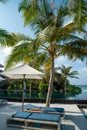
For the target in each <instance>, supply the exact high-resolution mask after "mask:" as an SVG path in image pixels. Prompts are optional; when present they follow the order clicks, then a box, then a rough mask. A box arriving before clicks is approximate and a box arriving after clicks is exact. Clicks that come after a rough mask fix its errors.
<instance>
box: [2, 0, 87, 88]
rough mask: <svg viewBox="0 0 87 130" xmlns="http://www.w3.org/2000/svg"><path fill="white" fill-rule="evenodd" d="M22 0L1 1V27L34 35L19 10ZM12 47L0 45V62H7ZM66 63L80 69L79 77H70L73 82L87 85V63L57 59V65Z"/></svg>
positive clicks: (62, 58)
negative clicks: (25, 24) (25, 25)
mask: <svg viewBox="0 0 87 130" xmlns="http://www.w3.org/2000/svg"><path fill="white" fill-rule="evenodd" d="M20 1H21V0H8V2H7V3H6V4H2V3H0V28H2V29H5V30H7V31H8V32H14V33H21V34H24V35H26V36H29V37H32V38H33V37H34V36H33V32H32V30H31V29H30V28H29V27H24V21H23V18H22V16H21V14H20V13H19V12H18V5H19V2H20ZM10 51H11V48H5V49H2V48H1V47H0V63H1V64H3V65H4V64H5V59H6V57H7V56H8V55H9V54H10ZM61 65H64V66H66V67H68V66H72V69H71V71H78V73H79V75H78V78H79V79H75V78H73V79H69V81H70V83H71V84H74V85H85V84H87V65H86V63H85V62H82V61H81V60H77V61H75V62H73V61H70V60H68V58H67V57H63V56H60V57H59V58H58V59H56V60H55V66H56V67H58V66H61Z"/></svg>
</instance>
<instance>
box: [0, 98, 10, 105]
mask: <svg viewBox="0 0 87 130" xmlns="http://www.w3.org/2000/svg"><path fill="white" fill-rule="evenodd" d="M7 102H8V101H7V100H6V99H0V105H4V104H7Z"/></svg>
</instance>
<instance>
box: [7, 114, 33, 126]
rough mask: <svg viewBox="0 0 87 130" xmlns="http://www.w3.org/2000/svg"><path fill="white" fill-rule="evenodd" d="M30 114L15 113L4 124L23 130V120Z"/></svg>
mask: <svg viewBox="0 0 87 130" xmlns="http://www.w3.org/2000/svg"><path fill="white" fill-rule="evenodd" d="M30 114H31V113H27V112H17V113H15V114H13V115H12V116H11V117H9V118H8V119H7V120H6V124H7V126H11V127H19V128H25V126H26V124H25V119H26V118H27V117H28V116H29V115H30Z"/></svg>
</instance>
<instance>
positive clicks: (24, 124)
mask: <svg viewBox="0 0 87 130" xmlns="http://www.w3.org/2000/svg"><path fill="white" fill-rule="evenodd" d="M39 114H40V113H39ZM15 121H16V122H17V124H16V123H12V122H15ZM6 123H7V126H10V127H19V128H26V129H27V128H29V130H32V129H33V130H60V124H61V118H60V120H59V121H48V120H46V121H45V120H37V119H28V118H27V119H25V118H15V117H12V116H11V117H9V118H8V119H7V120H6ZM35 123H39V124H42V125H43V127H40V128H39V127H35V126H32V125H31V124H35ZM52 126H53V128H52Z"/></svg>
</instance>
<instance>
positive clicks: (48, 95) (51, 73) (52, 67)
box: [46, 56, 54, 107]
mask: <svg viewBox="0 0 87 130" xmlns="http://www.w3.org/2000/svg"><path fill="white" fill-rule="evenodd" d="M53 80H54V56H53V57H52V58H51V69H50V80H49V87H48V93H47V99H46V107H49V106H50V102H51V97H52V89H53Z"/></svg>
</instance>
